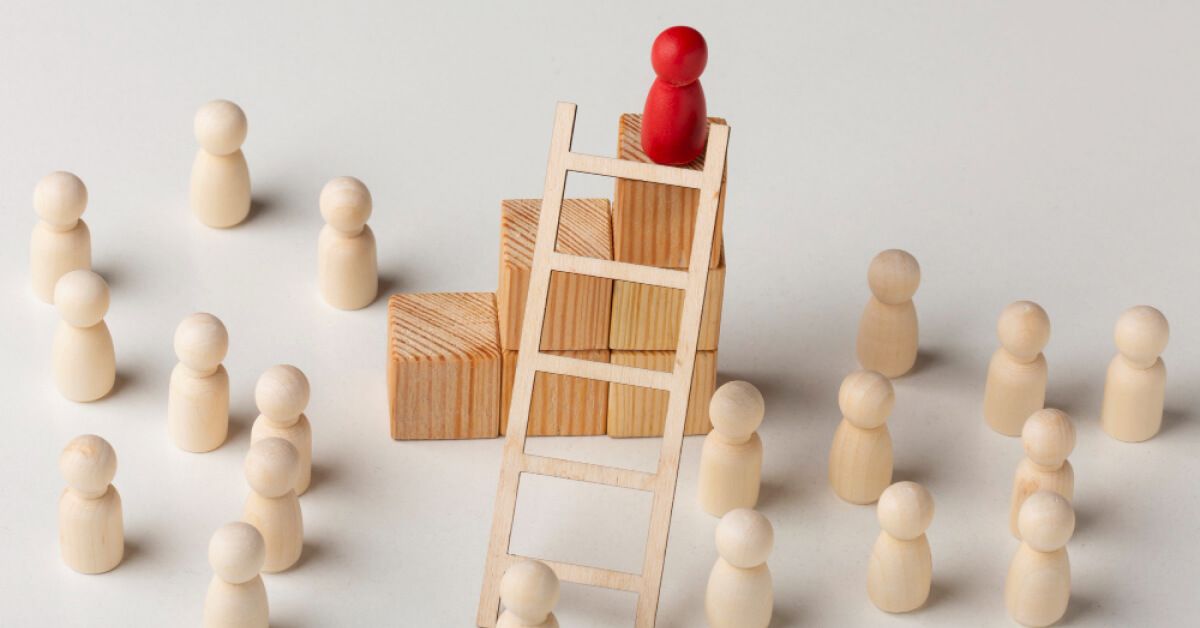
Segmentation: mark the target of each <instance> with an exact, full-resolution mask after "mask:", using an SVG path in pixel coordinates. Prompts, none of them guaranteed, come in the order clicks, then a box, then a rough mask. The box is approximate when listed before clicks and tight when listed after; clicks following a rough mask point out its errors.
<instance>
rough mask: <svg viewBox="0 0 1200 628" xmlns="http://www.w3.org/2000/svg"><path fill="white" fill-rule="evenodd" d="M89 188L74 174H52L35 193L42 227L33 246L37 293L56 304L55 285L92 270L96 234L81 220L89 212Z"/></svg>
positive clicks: (31, 263) (37, 229)
mask: <svg viewBox="0 0 1200 628" xmlns="http://www.w3.org/2000/svg"><path fill="white" fill-rule="evenodd" d="M87 202H88V192H87V186H85V185H84V184H83V181H80V180H79V177H77V176H75V175H73V174H71V173H70V172H51V173H50V174H48V175H46V176H44V177H42V180H41V181H38V184H37V186H36V187H35V188H34V189H33V209H34V210H35V211H37V215H38V218H39V219H40V220H38V223H37V224H36V225H34V227H33V235H32V237H31V238H30V242H29V274H30V275H31V278H32V280H33V293H34V294H35V295H37V298H39V299H41V300H43V301H45V302H46V303H53V302H54V284H56V283H58V279H59V278H60V277H62V276H63V275H65V274H67V273H69V272H71V271H73V270H89V269H91V267H92V233H91V231H89V230H88V226H87V223H85V222H83V220H81V219H80V216H82V215H83V210H84V209H86V208H87Z"/></svg>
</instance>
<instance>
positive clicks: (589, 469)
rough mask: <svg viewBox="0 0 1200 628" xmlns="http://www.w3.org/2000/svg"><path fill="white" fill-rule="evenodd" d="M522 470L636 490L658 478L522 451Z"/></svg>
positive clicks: (646, 487) (650, 488)
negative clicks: (523, 454)
mask: <svg viewBox="0 0 1200 628" xmlns="http://www.w3.org/2000/svg"><path fill="white" fill-rule="evenodd" d="M522 470H523V471H526V472H528V473H534V474H537V475H546V476H550V477H555V478H562V479H564V480H576V481H578V482H591V483H593V484H607V485H608V486H616V487H619V488H628V489H634V490H638V491H653V490H654V481H655V479H656V478H657V476H655V474H653V473H646V472H645V471H634V470H633V469H622V468H620V467H606V466H604V465H599V464H591V463H588V462H580V461H578V460H567V459H564V458H548V457H546V456H533V455H530V454H525V464H523V465H522Z"/></svg>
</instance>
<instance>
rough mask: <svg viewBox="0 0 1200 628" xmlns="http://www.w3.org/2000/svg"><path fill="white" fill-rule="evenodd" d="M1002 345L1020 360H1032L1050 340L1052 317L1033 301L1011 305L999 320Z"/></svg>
mask: <svg viewBox="0 0 1200 628" xmlns="http://www.w3.org/2000/svg"><path fill="white" fill-rule="evenodd" d="M996 335H997V336H999V337H1000V346H1002V347H1004V350H1005V351H1007V352H1009V353H1011V354H1012V355H1013V356H1014V357H1016V358H1017V359H1018V360H1021V361H1023V362H1031V361H1033V360H1034V359H1035V358H1037V357H1038V355H1040V354H1041V353H1042V349H1045V348H1046V343H1048V342H1050V317H1049V316H1046V310H1043V309H1042V306H1040V305H1038V304H1037V303H1034V302H1033V301H1017V302H1015V303H1010V304H1008V305H1007V306H1006V307H1005V308H1004V310H1003V311H1002V312H1000V321H999V322H998V323H996Z"/></svg>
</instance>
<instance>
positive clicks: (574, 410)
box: [500, 349, 609, 436]
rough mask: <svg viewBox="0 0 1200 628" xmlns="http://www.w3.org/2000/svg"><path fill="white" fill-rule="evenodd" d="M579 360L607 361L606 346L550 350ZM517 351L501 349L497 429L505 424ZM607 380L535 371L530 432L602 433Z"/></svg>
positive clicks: (504, 429) (564, 433)
mask: <svg viewBox="0 0 1200 628" xmlns="http://www.w3.org/2000/svg"><path fill="white" fill-rule="evenodd" d="M550 353H552V354H554V355H562V356H566V357H570V358H575V359H579V360H593V361H596V362H608V358H609V353H608V351H607V350H605V349H597V350H593V351H553V352H550ZM517 355H518V352H516V351H505V352H504V373H503V381H502V388H501V394H502V395H503V396H502V397H501V399H500V433H501V434H504V433H505V431H506V428H507V426H508V411H509V405H510V404H511V403H512V388H513V379H514V378H515V377H516V374H517ZM608 385H609V384H608V382H605V381H599V380H593V379H584V378H582V377H570V376H567V375H556V374H553V373H538V374H537V376H536V377H535V378H534V380H533V399H532V400H531V402H530V406H529V431H528V432H527V433H528V435H529V436H595V435H599V434H604V433H605V429H606V424H607V421H608Z"/></svg>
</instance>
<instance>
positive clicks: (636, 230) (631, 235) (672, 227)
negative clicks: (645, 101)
mask: <svg viewBox="0 0 1200 628" xmlns="http://www.w3.org/2000/svg"><path fill="white" fill-rule="evenodd" d="M708 121H709V123H710V124H712V123H715V124H725V120H723V119H722V118H709V119H708ZM641 135H642V116H641V115H640V114H633V113H627V114H623V115H622V116H621V123H620V131H619V140H618V142H617V157H619V158H621V159H628V160H630V161H638V162H642V163H653V162H652V161H651V159H650V158H649V157H647V156H646V153H645V151H643V150H642V140H641ZM683 167H684V168H688V169H691V170H703V169H704V156H703V155H701V156H700V157H698V158H697V159H696V160H695V161H693V162H692V163H690V164H687V165H686V166H683ZM728 171H729V169H728V167H726V170H725V172H726V173H728ZM699 204H700V191H699V190H693V189H690V188H682V187H676V186H671V185H663V184H661V183H647V182H645V181H634V180H631V179H617V182H616V191H615V194H614V200H613V209H612V212H613V257H614V259H616V260H617V261H618V262H629V263H631V264H643V265H647V266H660V267H664V268H687V267H688V262H689V261H690V257H691V254H692V239H693V237H694V235H695V234H694V232H695V225H696V211H697V208H698V207H699ZM724 215H725V173H722V179H721V193H720V199H719V202H718V204H717V225H716V230H715V232H714V233H713V249H712V250H713V252H712V260H711V262H710V263H709V268H716V267H717V265H718V264H719V263H720V261H721V243H722V236H721V225H722V222H724Z"/></svg>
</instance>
